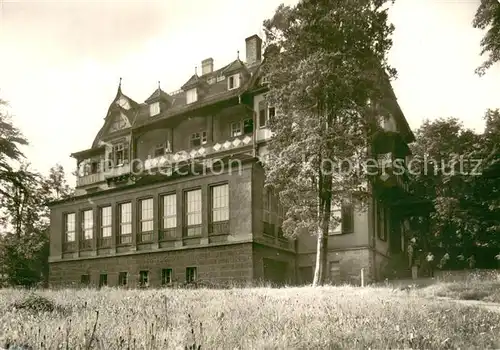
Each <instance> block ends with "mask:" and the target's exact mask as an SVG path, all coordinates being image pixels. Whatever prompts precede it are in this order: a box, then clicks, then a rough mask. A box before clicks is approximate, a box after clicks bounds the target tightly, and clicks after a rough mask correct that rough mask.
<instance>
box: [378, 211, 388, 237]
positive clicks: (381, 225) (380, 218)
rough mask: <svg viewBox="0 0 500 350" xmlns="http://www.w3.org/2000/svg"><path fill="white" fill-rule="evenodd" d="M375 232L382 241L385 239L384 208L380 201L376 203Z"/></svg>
mask: <svg viewBox="0 0 500 350" xmlns="http://www.w3.org/2000/svg"><path fill="white" fill-rule="evenodd" d="M377 234H378V238H379V239H381V240H382V241H385V240H387V220H386V209H385V207H384V206H383V205H382V204H381V203H377Z"/></svg>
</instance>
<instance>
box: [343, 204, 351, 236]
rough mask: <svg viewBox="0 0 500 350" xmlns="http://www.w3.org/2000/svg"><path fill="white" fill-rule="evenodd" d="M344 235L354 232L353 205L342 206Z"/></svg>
mask: <svg viewBox="0 0 500 350" xmlns="http://www.w3.org/2000/svg"><path fill="white" fill-rule="evenodd" d="M341 220H342V233H352V232H353V231H354V208H353V206H352V204H351V203H343V204H342V219H341Z"/></svg>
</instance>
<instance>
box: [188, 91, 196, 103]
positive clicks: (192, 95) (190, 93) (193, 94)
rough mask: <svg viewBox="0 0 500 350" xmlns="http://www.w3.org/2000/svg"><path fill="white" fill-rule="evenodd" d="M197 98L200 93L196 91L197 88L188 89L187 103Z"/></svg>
mask: <svg viewBox="0 0 500 350" xmlns="http://www.w3.org/2000/svg"><path fill="white" fill-rule="evenodd" d="M197 100H198V93H197V91H196V88H194V89H191V90H188V91H187V92H186V103H187V104H190V103H193V102H196V101H197Z"/></svg>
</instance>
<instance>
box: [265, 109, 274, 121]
mask: <svg viewBox="0 0 500 350" xmlns="http://www.w3.org/2000/svg"><path fill="white" fill-rule="evenodd" d="M267 115H268V118H267V119H268V120H269V119H271V118H274V116H275V115H276V109H274V107H269V109H268V113H267Z"/></svg>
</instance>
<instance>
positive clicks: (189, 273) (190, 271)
mask: <svg viewBox="0 0 500 350" xmlns="http://www.w3.org/2000/svg"><path fill="white" fill-rule="evenodd" d="M195 281H196V267H186V282H187V283H193V282H195Z"/></svg>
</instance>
